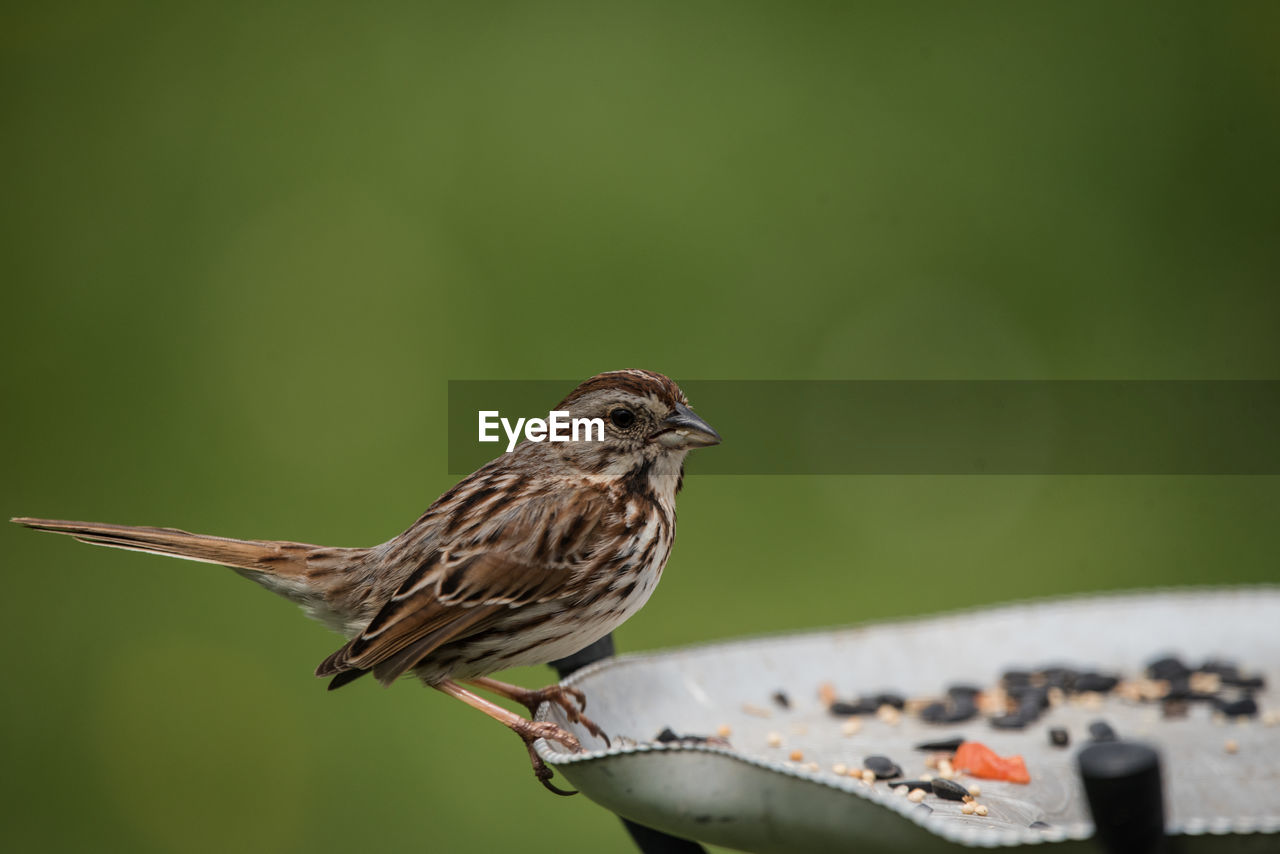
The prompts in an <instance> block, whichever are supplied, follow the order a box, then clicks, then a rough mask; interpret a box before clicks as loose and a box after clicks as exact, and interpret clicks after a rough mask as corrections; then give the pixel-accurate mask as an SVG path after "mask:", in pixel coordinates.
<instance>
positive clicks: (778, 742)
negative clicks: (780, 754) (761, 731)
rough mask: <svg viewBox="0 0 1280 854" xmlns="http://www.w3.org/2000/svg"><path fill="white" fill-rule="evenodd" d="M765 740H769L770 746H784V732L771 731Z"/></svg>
mask: <svg viewBox="0 0 1280 854" xmlns="http://www.w3.org/2000/svg"><path fill="white" fill-rule="evenodd" d="M765 741H767V742H768V743H769V746H770V747H781V746H782V733H780V732H771V733H769V734H768V735H767V736H765Z"/></svg>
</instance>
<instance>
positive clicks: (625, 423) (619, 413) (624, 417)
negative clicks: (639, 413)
mask: <svg viewBox="0 0 1280 854" xmlns="http://www.w3.org/2000/svg"><path fill="white" fill-rule="evenodd" d="M609 420H610V421H612V422H613V426H614V427H617V428H618V429H619V430H626V429H627V428H628V427H630V426H631V425H632V424H635V423H636V414H635V413H634V412H632V411H631V410H630V409H623V408H622V407H618V408H617V409H615V410H613V411H612V412H610V413H609Z"/></svg>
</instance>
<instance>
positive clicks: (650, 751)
mask: <svg viewBox="0 0 1280 854" xmlns="http://www.w3.org/2000/svg"><path fill="white" fill-rule="evenodd" d="M1164 653H1169V654H1174V655H1178V656H1179V657H1181V658H1182V659H1183V660H1185V661H1187V662H1189V663H1190V664H1192V665H1193V666H1194V665H1195V664H1197V663H1199V662H1201V661H1204V660H1206V659H1210V658H1217V659H1227V660H1231V661H1235V662H1238V663H1239V665H1240V666H1241V667H1242V668H1243V669H1246V670H1247V671H1248V672H1250V673H1255V674H1258V675H1261V676H1263V677H1264V678H1265V680H1266V688H1265V689H1264V690H1261V691H1258V692H1256V693H1255V695H1254V696H1255V699H1256V700H1257V703H1258V705H1259V707H1260V709H1261V710H1262V711H1263V712H1264V713H1266V712H1268V711H1270V712H1272V713H1274V712H1275V711H1276V710H1280V696H1278V694H1280V690H1278V689H1277V685H1278V684H1280V587H1275V586H1266V587H1249V588H1230V589H1222V588H1214V589H1204V588H1198V589H1197V588H1192V589H1179V590H1166V591H1152V592H1140V593H1127V594H1119V595H1103V596H1090V597H1081V598H1070V599H1059V600H1049V601H1033V602H1026V603H1019V604H1013V605H1007V606H1001V607H996V608H991V609H985V610H978V611H970V612H962V613H955V614H948V615H944V616H938V617H931V618H925V619H915V620H904V621H894V622H885V623H876V624H870V625H863V626H857V627H854V628H845V629H836V630H833V631H821V632H812V633H804V634H798V635H790V636H782V637H765V638H757V639H749V640H743V641H736V642H731V643H720V644H714V645H708V646H699V647H692V648H688V649H678V650H671V651H668V652H661V653H654V654H648V655H629V656H623V657H620V658H615V659H609V660H606V661H603V662H600V663H598V664H596V665H592V666H589V667H586V668H584V669H582V670H580V671H578V672H577V673H575V674H573V675H572V676H571V677H569V678H568V679H566V680H565V681H564V684H566V685H573V686H576V687H578V688H580V689H582V691H584V692H585V694H586V696H587V698H588V702H589V706H588V709H587V712H588V714H589V715H590V716H591V718H592V719H593V720H595V722H596V723H598V724H599V725H600V726H601V727H603V728H604V730H605V731H606V732H607V733H609V734H610V737H611V738H612V739H613V746H612V747H609V748H605V747H604V746H603V744H602V743H601V741H600V740H599V739H595V738H593V737H592V736H590V735H589V734H588V733H587V732H586V731H585V730H583V729H582V728H581V727H577V726H575V725H573V724H571V723H569V722H568V720H567V719H566V718H565V716H564V713H563V711H562V710H561V709H559V708H558V707H554V706H551V705H550V704H544V705H543V707H542V708H541V709H539V711H538V715H537V717H538V718H539V719H541V720H552V721H555V722H556V723H559V724H560V725H562V726H564V727H566V728H567V729H569V730H570V731H571V732H573V733H574V734H575V735H577V736H578V738H579V739H580V740H581V741H582V744H583V746H584V748H586V750H585V752H583V753H576V754H574V753H568V752H565V751H564V750H563V748H561V746H560V745H559V744H558V743H552V742H547V741H545V740H543V741H539V742H538V743H537V745H536V748H537V751H538V753H539V755H541V756H542V758H543V759H544V760H545V761H546V762H548V763H549V764H551V765H552V766H554V767H555V769H556V770H557V771H558V772H559V773H560V774H562V775H563V776H564V777H565V778H567V779H568V780H569V782H570V783H572V784H573V786H574V787H576V788H577V789H579V790H580V791H581V792H583V793H584V794H585V795H586V796H587V797H589V798H591V799H592V800H593V801H596V802H597V803H599V804H601V805H602V806H604V807H606V808H608V809H610V810H612V811H613V812H616V813H618V814H619V815H622V816H624V817H626V818H629V819H632V820H633V821H636V822H639V823H641V824H644V825H647V826H650V827H654V828H657V829H659V830H663V831H666V832H667V833H670V834H673V835H675V836H680V837H684V838H688V839H696V840H699V841H702V842H706V843H710V844H715V845H722V846H725V847H728V848H734V849H739V850H743V851H755V852H786V853H787V854H794V852H804V851H835V850H857V851H860V852H869V851H882V850H883V851H922V852H923V851H935V850H938V851H946V850H954V849H955V847H956V846H957V845H961V846H973V847H1003V846H1014V845H1024V844H1052V845H1053V847H1054V850H1058V851H1064V852H1066V851H1076V850H1081V851H1086V850H1087V851H1095V850H1096V848H1095V847H1094V845H1093V844H1092V843H1089V842H1087V841H1086V840H1088V839H1089V838H1090V837H1091V836H1093V833H1094V825H1093V821H1092V819H1091V814H1090V811H1089V806H1088V803H1087V802H1086V799H1085V795H1084V791H1083V787H1082V784H1081V780H1080V776H1079V771H1078V768H1077V763H1076V754H1077V752H1078V751H1079V749H1080V748H1081V747H1082V746H1084V745H1085V744H1086V743H1087V741H1088V739H1089V731H1088V727H1089V724H1090V723H1091V722H1093V721H1096V720H1099V719H1102V720H1105V721H1107V722H1108V723H1109V724H1110V725H1111V726H1112V727H1113V728H1114V729H1115V731H1116V732H1117V733H1118V734H1119V736H1120V737H1121V738H1122V739H1126V740H1135V741H1139V742H1143V743H1146V744H1148V745H1151V746H1152V747H1154V748H1156V750H1157V751H1158V752H1159V754H1160V758H1161V763H1162V772H1163V782H1164V802H1165V830H1166V833H1167V834H1170V835H1176V836H1181V837H1182V838H1181V839H1180V840H1179V841H1178V844H1179V849H1178V850H1187V851H1193V850H1194V851H1199V850H1205V851H1210V850H1212V851H1221V850H1258V851H1261V850H1280V836H1276V835H1270V836H1268V835H1267V834H1277V833H1278V832H1280V727H1275V726H1267V725H1265V724H1264V723H1263V719H1262V718H1261V717H1253V718H1247V719H1239V720H1236V721H1234V722H1231V721H1228V722H1224V721H1223V720H1222V718H1221V716H1220V715H1217V716H1215V715H1214V714H1213V712H1212V708H1211V707H1210V704H1206V703H1193V704H1191V706H1190V711H1189V714H1188V715H1187V716H1186V717H1185V718H1175V719H1165V718H1163V717H1162V716H1161V712H1160V704H1158V703H1154V704H1153V703H1134V702H1128V701H1125V700H1123V699H1121V698H1119V697H1118V696H1116V695H1114V694H1110V695H1107V696H1106V698H1105V700H1104V701H1103V703H1102V705H1101V707H1100V708H1084V707H1082V706H1079V705H1075V704H1072V703H1065V704H1062V705H1059V706H1057V707H1054V708H1051V709H1048V710H1047V711H1046V712H1045V713H1044V715H1043V716H1042V717H1041V718H1040V720H1039V721H1037V722H1036V723H1034V724H1031V725H1030V726H1028V727H1027V728H1026V729H1025V730H1021V731H1015V730H998V729H994V728H993V727H992V726H991V725H990V724H989V723H988V722H987V721H986V720H984V719H982V718H975V719H973V720H970V721H968V722H966V723H963V724H957V725H935V724H926V723H924V722H923V721H921V720H920V719H919V718H918V717H916V716H914V715H904V716H903V717H902V719H901V721H900V722H899V723H898V724H896V725H893V724H890V723H887V722H885V721H881V720H879V719H878V718H877V717H876V716H875V715H871V716H863V717H862V718H861V720H862V727H861V729H860V731H858V732H857V733H856V734H854V735H850V736H846V735H843V734H842V730H841V723H842V720H844V719H842V718H838V717H835V716H833V715H832V714H831V713H830V712H829V711H828V710H827V709H826V708H825V707H824V706H823V705H822V703H821V702H820V701H819V699H818V694H817V691H818V686H819V684H820V683H823V682H831V683H833V684H834V686H835V688H836V690H837V692H838V693H839V694H840V696H841V697H846V698H852V697H855V696H858V695H862V694H872V693H877V692H881V691H893V692H896V693H899V694H902V695H904V696H906V697H909V698H911V697H936V696H938V695H940V694H942V693H944V691H945V689H946V687H947V686H948V685H952V684H956V683H973V684H975V685H978V686H993V685H995V684H996V683H997V681H998V679H999V677H1000V674H1001V673H1002V672H1003V671H1005V670H1006V669H1009V668H1011V667H1027V668H1035V667H1040V666H1044V665H1049V664H1061V665H1066V666H1075V667H1078V668H1080V669H1096V670H1099V671H1106V672H1114V673H1117V674H1121V675H1123V676H1126V677H1137V676H1140V675H1141V674H1142V673H1143V670H1144V667H1145V665H1146V664H1147V662H1149V661H1150V660H1151V659H1153V658H1154V657H1156V656H1157V655H1160V654H1164ZM775 691H783V692H785V693H786V695H787V696H788V697H789V699H790V708H789V709H784V708H782V707H781V705H780V704H778V703H776V702H775V701H773V700H772V699H771V696H772V695H773V693H774V692H775ZM765 710H767V713H768V717H764V716H762V712H763V711H765ZM722 726H728V727H729V729H730V732H731V734H730V736H729V737H728V740H729V745H728V746H723V745H715V744H697V743H692V742H679V741H677V742H671V743H668V744H659V743H656V742H655V741H654V738H655V736H656V735H657V734H658V733H659V732H661V731H662V730H663V729H664V728H667V727H669V728H671V729H672V730H673V731H674V732H676V733H678V734H680V735H690V734H696V735H703V736H712V735H715V734H716V732H717V730H719V729H720V728H721V727H722ZM1050 727H1065V728H1066V729H1067V730H1068V732H1069V734H1070V738H1071V743H1070V746H1069V747H1067V748H1065V749H1064V748H1061V747H1054V746H1051V744H1050V741H1049V738H1048V734H1047V733H1048V729H1049V728H1050ZM770 733H777V734H780V735H781V736H782V744H781V746H779V747H770V746H769V744H768V738H769V734H770ZM951 735H964V736H965V737H966V738H968V739H969V740H973V741H980V742H983V743H985V744H987V745H988V746H990V747H991V748H993V749H994V750H995V751H996V752H997V753H998V754H1000V755H1002V756H1005V755H1009V754H1021V755H1022V756H1023V757H1024V758H1025V760H1026V764H1027V767H1028V769H1029V771H1030V775H1031V778H1032V779H1031V783H1029V784H1026V785H1019V784H1014V783H1008V782H997V781H992V780H978V779H975V778H973V777H970V776H968V775H962V776H961V777H960V778H959V781H960V782H962V783H963V784H965V785H968V784H970V783H975V782H976V783H978V784H979V785H980V786H981V790H982V793H981V796H980V797H979V801H980V802H981V803H983V804H986V805H987V807H988V809H989V813H988V815H986V816H985V817H979V816H976V815H964V814H962V813H961V804H960V803H958V802H955V801H947V800H942V799H940V798H938V797H936V796H933V795H930V796H928V797H927V798H926V799H925V801H924V805H925V806H926V807H927V809H926V808H921V806H920V805H918V804H916V803H912V802H911V801H909V800H908V799H907V798H905V797H903V796H902V795H901V794H897V793H895V792H894V791H893V790H892V788H891V787H892V785H893V781H880V782H876V783H874V784H872V785H867V784H864V783H863V782H861V781H860V780H856V779H852V778H850V777H848V776H837V775H836V774H835V773H834V772H833V771H832V766H833V765H834V764H836V763H844V764H846V765H848V766H850V767H860V766H861V765H862V762H863V760H864V758H865V757H866V756H867V755H870V754H882V755H886V756H888V757H890V758H891V759H893V760H894V761H895V762H897V763H898V764H899V765H900V766H902V768H903V770H904V771H905V774H906V778H907V779H910V778H914V777H918V776H920V774H921V773H923V772H925V771H926V768H925V765H924V759H925V754H924V753H923V752H921V751H918V750H915V749H914V745H916V744H917V743H919V742H924V741H930V740H937V739H939V738H945V737H947V736H951ZM1228 741H1232V742H1234V743H1235V745H1236V746H1237V747H1238V749H1237V750H1236V752H1234V753H1231V752H1228V750H1227V749H1226V745H1227V742H1228ZM596 746H598V749H592V748H593V747H596ZM793 750H800V751H802V753H803V760H802V761H801V762H793V761H790V760H789V756H790V754H791V751H793ZM811 761H813V762H817V763H818V766H819V767H818V770H816V771H815V770H812V769H811V768H809V769H806V768H805V767H804V765H805V764H806V763H808V762H811ZM1033 824H1034V825H1035V826H1034V827H1033V826H1032V825H1033ZM1046 825H1047V826H1046Z"/></svg>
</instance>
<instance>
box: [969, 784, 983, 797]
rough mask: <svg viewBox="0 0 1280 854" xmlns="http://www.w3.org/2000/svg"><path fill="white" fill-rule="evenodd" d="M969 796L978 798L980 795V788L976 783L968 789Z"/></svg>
mask: <svg viewBox="0 0 1280 854" xmlns="http://www.w3.org/2000/svg"><path fill="white" fill-rule="evenodd" d="M969 794H971V795H973V796H974V797H975V798H976V797H978V796H979V795H981V794H982V787H981V786H979V785H978V784H977V783H974V784H973V785H972V786H970V787H969Z"/></svg>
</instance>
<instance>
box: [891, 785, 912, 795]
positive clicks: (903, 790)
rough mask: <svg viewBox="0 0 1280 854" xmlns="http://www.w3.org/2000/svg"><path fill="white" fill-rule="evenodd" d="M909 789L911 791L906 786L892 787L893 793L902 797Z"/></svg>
mask: <svg viewBox="0 0 1280 854" xmlns="http://www.w3.org/2000/svg"><path fill="white" fill-rule="evenodd" d="M909 791H911V790H910V789H908V788H907V787H906V786H894V787H893V793H894V794H895V795H902V797H904V798H905V797H906V796H907V792H909Z"/></svg>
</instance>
